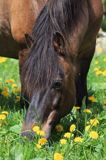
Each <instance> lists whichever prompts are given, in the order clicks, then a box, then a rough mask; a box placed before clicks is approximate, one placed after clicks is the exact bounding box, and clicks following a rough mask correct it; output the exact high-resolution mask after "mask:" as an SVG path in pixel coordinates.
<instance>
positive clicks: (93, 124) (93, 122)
mask: <svg viewBox="0 0 106 160" xmlns="http://www.w3.org/2000/svg"><path fill="white" fill-rule="evenodd" d="M89 122H90V124H91V125H92V126H97V125H98V124H99V121H98V119H96V118H94V119H90V121H89Z"/></svg>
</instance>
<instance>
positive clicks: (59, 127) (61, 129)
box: [55, 124, 64, 132]
mask: <svg viewBox="0 0 106 160" xmlns="http://www.w3.org/2000/svg"><path fill="white" fill-rule="evenodd" d="M55 129H56V131H57V132H62V131H63V130H64V128H63V126H62V125H61V124H58V125H57V126H56V127H55Z"/></svg>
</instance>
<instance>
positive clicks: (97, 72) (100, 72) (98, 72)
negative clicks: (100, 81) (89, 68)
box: [95, 70, 103, 75]
mask: <svg viewBox="0 0 106 160" xmlns="http://www.w3.org/2000/svg"><path fill="white" fill-rule="evenodd" d="M95 74H96V75H100V74H103V72H102V71H101V70H98V71H96V72H95Z"/></svg>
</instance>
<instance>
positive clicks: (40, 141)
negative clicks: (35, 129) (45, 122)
mask: <svg viewBox="0 0 106 160" xmlns="http://www.w3.org/2000/svg"><path fill="white" fill-rule="evenodd" d="M46 143H47V139H46V138H41V139H39V141H38V144H40V145H41V146H43V145H45V144H46Z"/></svg>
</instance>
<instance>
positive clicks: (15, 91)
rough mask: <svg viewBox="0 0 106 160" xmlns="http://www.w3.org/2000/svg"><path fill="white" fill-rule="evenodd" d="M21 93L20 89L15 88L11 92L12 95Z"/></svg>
mask: <svg viewBox="0 0 106 160" xmlns="http://www.w3.org/2000/svg"><path fill="white" fill-rule="evenodd" d="M20 92H21V88H15V89H14V90H13V93H20Z"/></svg>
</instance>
